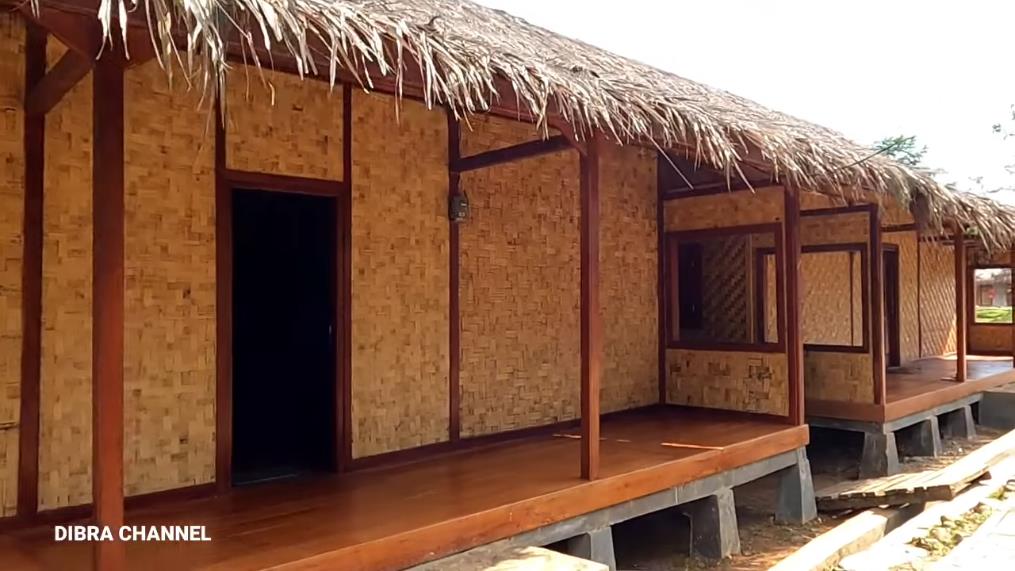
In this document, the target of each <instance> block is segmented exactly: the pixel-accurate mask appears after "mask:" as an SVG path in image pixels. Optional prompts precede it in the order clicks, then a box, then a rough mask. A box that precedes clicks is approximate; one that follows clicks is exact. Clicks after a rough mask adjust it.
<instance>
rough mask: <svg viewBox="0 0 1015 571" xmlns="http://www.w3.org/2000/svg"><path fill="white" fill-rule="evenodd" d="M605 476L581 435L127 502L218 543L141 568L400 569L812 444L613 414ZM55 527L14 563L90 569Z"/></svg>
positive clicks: (708, 419) (5, 551)
mask: <svg viewBox="0 0 1015 571" xmlns="http://www.w3.org/2000/svg"><path fill="white" fill-rule="evenodd" d="M602 434H603V441H602V478H601V479H599V480H596V481H593V482H586V481H583V480H581V479H579V478H578V458H579V456H578V445H579V440H578V439H577V438H576V437H575V436H574V434H572V433H565V434H556V435H549V434H547V435H544V436H537V437H530V438H526V439H524V440H519V441H515V442H511V443H504V444H500V445H496V446H491V447H488V448H483V449H475V450H471V451H468V452H463V453H459V454H452V455H445V456H443V457H438V458H432V459H428V460H425V461H421V462H417V463H414V464H409V465H403V466H392V467H385V468H377V469H373V470H369V471H361V472H356V473H352V474H347V475H343V476H327V477H320V478H318V479H315V480H312V481H301V482H289V483H276V484H266V485H262V486H258V487H250V488H243V489H237V490H235V491H234V492H232V493H230V494H228V495H225V496H219V497H215V498H207V499H203V500H192V501H190V502H184V503H177V504H174V505H170V506H163V507H157V508H149V509H147V510H143V511H129V512H128V514H127V520H128V523H129V524H155V525H205V526H207V529H208V535H209V536H210V537H211V538H212V541H211V542H208V543H187V544H154V543H131V544H128V560H129V568H130V569H142V570H144V571H156V570H161V569H167V570H169V569H172V570H174V571H176V570H180V569H197V568H211V569H221V570H225V569H229V570H233V569H262V568H266V567H272V566H281V568H284V569H362V570H369V569H396V568H400V567H404V566H406V565H410V564H413V563H418V562H421V561H424V560H431V559H435V558H437V557H439V556H441V555H445V554H450V553H454V552H456V551H460V550H462V549H465V548H468V547H470V546H473V545H479V544H482V543H486V542H489V541H493V540H496V539H500V538H503V537H508V536H510V535H514V534H517V533H520V532H523V531H527V530H529V529H534V528H536V527H539V526H541V525H545V524H548V523H552V522H555V521H560V520H564V519H568V518H570V517H574V516H577V515H580V514H582V513H587V512H590V511H593V510H596V509H599V508H602V507H606V506H610V505H614V504H617V503H620V502H623V501H626V500H629V499H633V498H636V497H640V496H643V495H646V494H649V493H652V492H655V491H659V490H662V489H665V488H667V487H670V486H674V485H679V484H681V483H685V482H689V481H693V480H696V479H699V478H702V477H705V476H708V475H710V474H714V473H717V472H720V471H723V470H728V469H731V468H735V467H737V466H742V465H746V464H749V463H751V462H755V461H758V460H761V459H764V458H767V457H770V456H774V455H776V454H779V453H781V452H784V451H788V450H793V449H795V448H797V447H799V446H802V445H804V444H806V442H807V434H808V433H807V428H806V427H805V426H800V427H792V426H788V425H786V424H782V423H779V422H777V421H774V420H768V419H765V418H759V417H756V416H751V415H745V414H732V413H723V412H720V411H702V410H692V409H677V408H670V409H666V410H661V409H660V410H652V411H645V412H639V413H635V414H628V415H622V416H617V417H612V418H608V419H605V420H604V421H603V427H602ZM52 534H53V531H52V527H49V526H45V527H39V528H33V529H27V530H21V531H18V532H14V533H9V534H7V535H4V536H0V567H2V568H3V569H11V570H20V569H26V570H27V569H32V570H35V569H53V570H56V569H60V570H74V569H90V560H91V557H90V554H91V551H90V550H91V547H90V545H89V544H66V543H61V544H56V543H54V542H53V541H52Z"/></svg>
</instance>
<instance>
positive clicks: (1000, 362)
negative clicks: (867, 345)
mask: <svg viewBox="0 0 1015 571" xmlns="http://www.w3.org/2000/svg"><path fill="white" fill-rule="evenodd" d="M955 371H956V364H955V359H954V357H948V356H945V357H932V358H926V359H920V360H918V361H913V362H911V363H907V364H906V365H905V366H903V367H898V368H894V369H889V370H888V375H887V377H886V399H887V402H886V403H885V406H884V410H882V407H881V406H880V405H876V404H874V403H847V402H838V401H822V400H808V401H807V414H808V415H809V416H811V417H823V418H838V419H845V420H856V421H863V422H876V423H884V422H888V421H892V420H895V419H899V418H903V417H906V416H909V415H911V414H916V413H918V412H922V411H925V410H930V409H932V408H935V407H938V406H940V405H943V404H947V403H950V402H954V401H957V400H959V399H962V398H965V397H968V396H970V395H973V394H976V393H981V392H983V391H986V390H989V389H992V388H995V387H999V386H1002V385H1006V384H1009V383H1013V382H1015V368H1012V360H1011V358H1010V357H983V356H972V355H970V356H969V360H968V367H967V371H968V373H967V374H968V376H967V380H966V382H963V383H959V382H956V381H955Z"/></svg>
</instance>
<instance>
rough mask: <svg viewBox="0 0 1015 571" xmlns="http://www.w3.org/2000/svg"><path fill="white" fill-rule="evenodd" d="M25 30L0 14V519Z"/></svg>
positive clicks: (11, 392)
mask: <svg viewBox="0 0 1015 571" xmlns="http://www.w3.org/2000/svg"><path fill="white" fill-rule="evenodd" d="M24 46H25V26H24V23H23V20H22V19H21V18H20V17H19V16H17V15H16V14H12V13H6V14H0V517H5V516H8V515H12V514H13V513H14V511H15V510H16V508H17V496H18V489H17V486H18V483H17V479H18V428H17V423H18V421H19V419H20V408H19V405H20V402H21V261H22V236H23V233H22V214H23V205H24V172H25V168H24V150H23V141H24V137H23V125H24V112H23V108H22V103H21V102H22V101H24V66H25V56H24V53H25V49H24Z"/></svg>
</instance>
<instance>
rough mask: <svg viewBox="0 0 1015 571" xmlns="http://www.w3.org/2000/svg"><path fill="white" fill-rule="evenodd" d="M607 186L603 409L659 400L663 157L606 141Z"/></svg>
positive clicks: (602, 181)
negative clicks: (659, 183)
mask: <svg viewBox="0 0 1015 571" xmlns="http://www.w3.org/2000/svg"><path fill="white" fill-rule="evenodd" d="M599 192H600V217H601V224H602V226H601V229H600V245H599V247H600V250H599V251H600V254H599V257H600V266H599V275H600V278H599V279H600V283H599V287H600V288H601V290H600V303H601V304H602V314H603V351H604V355H603V369H602V380H601V383H602V389H601V392H600V395H601V406H602V409H603V412H611V411H615V410H623V409H628V408H632V407H637V406H644V405H648V404H652V403H655V402H657V401H658V400H659V366H658V364H659V352H658V347H659V325H658V324H659V311H658V300H657V296H658V292H657V277H656V276H657V274H656V271H657V270H656V266H657V265H658V258H657V255H656V250H657V247H658V244H657V235H656V157H655V153H652V152H650V151H647V150H645V149H641V148H638V147H619V146H615V145H604V146H603V152H602V158H601V165H600V178H599Z"/></svg>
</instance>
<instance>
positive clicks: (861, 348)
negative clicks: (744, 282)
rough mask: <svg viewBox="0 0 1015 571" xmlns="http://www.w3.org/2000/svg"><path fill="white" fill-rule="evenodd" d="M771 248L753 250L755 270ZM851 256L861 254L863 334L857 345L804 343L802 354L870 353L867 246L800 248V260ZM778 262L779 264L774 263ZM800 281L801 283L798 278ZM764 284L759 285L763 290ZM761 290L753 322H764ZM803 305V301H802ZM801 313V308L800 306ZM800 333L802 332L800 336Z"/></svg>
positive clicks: (863, 244) (770, 251)
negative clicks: (839, 254)
mask: <svg viewBox="0 0 1015 571" xmlns="http://www.w3.org/2000/svg"><path fill="white" fill-rule="evenodd" d="M772 250H773V249H772V248H758V249H757V250H755V256H757V258H756V261H755V263H756V265H757V268H758V269H757V270H755V271H760V269H761V268H762V267H763V264H764V260H765V256H766V255H771V254H772ZM842 252H845V253H854V254H857V253H858V254H860V318H861V319H862V322H861V323H860V333H861V335H862V338H861V341H860V345H835V344H831V343H804V344H803V345H804V351H817V352H825V353H869V352H870V333H871V331H870V323H871V321H870V307H871V304H870V290H871V287H870V247H869V246H868V244H867V243H866V242H848V243H842V244H809V245H805V246H801V248H800V257H801V258H803V256H804V255H806V254H825V253H842ZM776 263H778V261H777V262H776ZM801 282H803V280H802V279H801ZM763 286H764V284H761V287H763ZM764 292H765V290H764V289H758V290H757V293H756V295H757V298H758V299H757V302H756V303H755V307H756V308H757V309H758V311H759V314H758V316H757V317H756V323H760V324H763V323H765V321H764V319H765V317H766V315H765V307H766V304H765V303H763V302H764V301H765V299H764ZM801 303H802V301H801ZM801 311H803V308H802V307H801ZM802 335H803V331H801V336H802Z"/></svg>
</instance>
